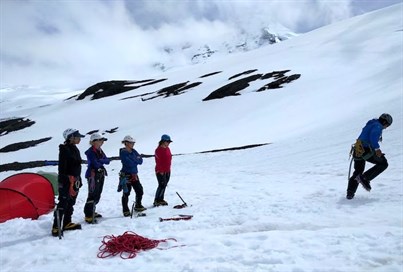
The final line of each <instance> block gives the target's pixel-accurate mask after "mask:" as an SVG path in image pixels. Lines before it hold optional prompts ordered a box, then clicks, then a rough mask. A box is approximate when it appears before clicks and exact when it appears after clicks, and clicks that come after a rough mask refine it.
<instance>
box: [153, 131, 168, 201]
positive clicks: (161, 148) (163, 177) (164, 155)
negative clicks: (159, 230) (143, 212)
mask: <svg viewBox="0 0 403 272" xmlns="http://www.w3.org/2000/svg"><path fill="white" fill-rule="evenodd" d="M171 142H172V141H171V137H170V136H169V135H167V134H164V135H162V136H161V140H160V142H159V143H158V147H157V148H156V149H155V174H156V176H157V181H158V188H157V191H156V192H155V199H154V207H158V206H166V205H168V202H166V201H165V200H164V194H165V188H166V187H167V185H168V182H169V178H170V176H171V162H172V154H171V150H170V149H169V144H170V143H171Z"/></svg>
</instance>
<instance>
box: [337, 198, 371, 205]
mask: <svg viewBox="0 0 403 272" xmlns="http://www.w3.org/2000/svg"><path fill="white" fill-rule="evenodd" d="M378 201H379V199H377V198H368V197H365V196H355V197H354V198H353V199H346V198H345V197H342V198H340V200H339V202H338V204H339V205H351V206H362V205H367V204H368V203H373V202H378Z"/></svg>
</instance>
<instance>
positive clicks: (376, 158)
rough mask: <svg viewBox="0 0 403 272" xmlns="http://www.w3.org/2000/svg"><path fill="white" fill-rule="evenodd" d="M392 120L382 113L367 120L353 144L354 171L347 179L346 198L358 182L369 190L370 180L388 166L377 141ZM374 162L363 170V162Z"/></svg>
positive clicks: (350, 196) (348, 197)
mask: <svg viewBox="0 0 403 272" xmlns="http://www.w3.org/2000/svg"><path fill="white" fill-rule="evenodd" d="M392 122H393V119H392V116H390V114H388V113H383V114H382V115H381V116H380V117H379V118H378V119H372V120H369V121H368V122H367V124H366V125H365V127H364V128H363V129H362V131H361V134H360V136H358V139H357V141H356V143H355V145H354V153H353V158H354V173H353V175H352V176H351V178H350V179H349V181H348V187H347V199H353V198H354V194H355V192H356V191H357V187H358V184H361V185H362V187H364V189H365V190H367V191H368V192H369V191H371V185H370V181H371V180H373V179H374V178H376V177H377V176H378V175H379V174H380V173H382V172H383V171H385V169H386V168H387V167H388V161H387V160H386V158H385V154H383V153H382V151H381V149H380V146H379V141H381V140H382V131H383V130H384V129H385V128H387V127H389V126H390V125H391V124H392ZM366 161H368V162H370V163H373V164H375V165H374V166H373V167H372V168H370V169H368V170H367V171H365V173H364V170H365V162H366Z"/></svg>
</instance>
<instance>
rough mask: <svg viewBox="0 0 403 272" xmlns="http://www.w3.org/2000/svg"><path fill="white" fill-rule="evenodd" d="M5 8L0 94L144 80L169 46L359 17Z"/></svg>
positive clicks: (313, 10) (262, 9)
mask: <svg viewBox="0 0 403 272" xmlns="http://www.w3.org/2000/svg"><path fill="white" fill-rule="evenodd" d="M391 2H393V1H391ZM0 5H1V6H0V79H1V80H0V82H1V86H0V87H4V86H7V85H21V84H31V85H32V84H33V85H48V86H58V87H71V88H86V87H88V86H89V85H91V84H93V83H96V82H99V81H103V80H110V79H142V78H144V77H148V75H150V74H152V73H154V72H155V71H154V70H153V67H152V65H153V64H155V63H158V62H164V61H170V60H169V59H164V56H163V55H162V54H161V52H162V51H163V50H164V48H165V47H166V46H174V47H175V46H176V47H180V46H185V45H186V43H189V42H195V43H201V42H203V41H217V40H219V39H220V37H221V36H223V35H228V34H231V35H237V33H239V31H248V30H250V29H258V28H259V27H263V26H265V25H267V24H268V22H278V23H281V24H283V25H285V26H286V27H288V28H290V29H292V30H294V31H296V32H305V31H309V30H311V29H314V28H317V27H320V26H322V25H325V24H329V23H332V22H334V21H338V20H341V19H345V18H348V17H351V16H352V15H353V12H354V9H355V12H362V10H360V9H359V5H355V6H354V1H348V0H338V1H325V0H323V1H318V0H300V1H282V0H273V1H263V0H262V1H235V0H234V1H229V0H227V1H219V0H216V1H204V0H192V1H190V0H189V1H180V2H179V1H170V0H153V1H148V0H136V1H129V0H127V1H124V0H89V1H35V0H32V1H27V0H15V1H11V0H3V1H0ZM377 5H379V4H377ZM377 5H375V4H374V5H373V7H375V6H376V7H377ZM177 61H178V63H180V60H177ZM184 64H185V61H184Z"/></svg>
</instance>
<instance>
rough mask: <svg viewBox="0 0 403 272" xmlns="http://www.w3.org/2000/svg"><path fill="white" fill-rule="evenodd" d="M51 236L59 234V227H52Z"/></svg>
mask: <svg viewBox="0 0 403 272" xmlns="http://www.w3.org/2000/svg"><path fill="white" fill-rule="evenodd" d="M52 236H53V237H57V236H59V228H58V227H52Z"/></svg>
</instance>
